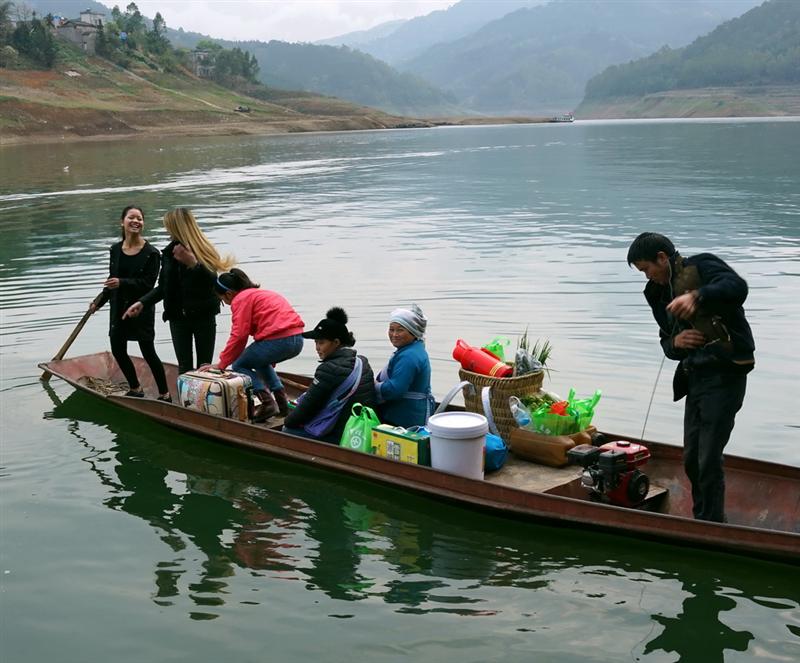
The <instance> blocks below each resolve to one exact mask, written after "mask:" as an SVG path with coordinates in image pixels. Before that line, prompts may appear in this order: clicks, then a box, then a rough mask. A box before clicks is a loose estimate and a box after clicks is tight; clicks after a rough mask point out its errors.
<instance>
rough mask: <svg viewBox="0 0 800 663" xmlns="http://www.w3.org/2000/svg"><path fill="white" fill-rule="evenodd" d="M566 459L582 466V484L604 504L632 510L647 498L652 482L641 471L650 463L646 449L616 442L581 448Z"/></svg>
mask: <svg viewBox="0 0 800 663" xmlns="http://www.w3.org/2000/svg"><path fill="white" fill-rule="evenodd" d="M567 455H568V456H569V458H570V460H572V462H575V463H578V464H580V465H582V466H583V468H584V469H583V473H582V474H581V483H582V484H583V485H584V486H585V487H586V488H588V489H589V490H590V491H591V492H592V494H593V495H595V496H596V497H597V498H599V499H602V500H603V501H604V502H608V503H610V504H616V505H618V506H627V507H632V506H638V505H639V504H641V503H642V502H644V500H645V498H646V497H647V493H648V491H649V490H650V480H649V479H648V478H647V475H646V474H644V473H643V472H641V471H640V470H639V468H640V467H642V466H643V465H644V464H645V463H647V461H648V460H650V450H649V449H648V448H647V447H645V446H643V445H641V444H637V443H636V442H628V441H625V440H615V441H613V442H607V443H606V444H603V445H601V446H599V447H592V446H590V445H579V446H577V447H574V448H573V449H570V451H569V452H568V453H567Z"/></svg>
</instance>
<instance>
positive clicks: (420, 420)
mask: <svg viewBox="0 0 800 663" xmlns="http://www.w3.org/2000/svg"><path fill="white" fill-rule="evenodd" d="M427 325H428V320H427V319H426V318H425V315H424V314H423V313H422V309H421V308H420V307H419V306H417V305H416V304H412V305H411V308H409V309H406V308H398V309H395V310H394V311H392V315H391V317H390V321H389V341H390V342H391V344H392V345H393V346H394V347H395V348H397V349H396V350H395V352H394V354H393V355H392V357H391V359H389V363H388V364H387V365H386V366H385V367H384V368H383V370H381V372H380V373H378V377H377V378H376V379H375V392H376V394H377V396H378V412H379V417H380V420H381V421H382V422H383V423H385V424H391V425H393V426H402V427H403V428H410V427H411V426H424V425H425V423H426V422H427V420H428V417H429V416H430V415H431V414H432V413H433V406H434V401H433V395H432V393H431V362H430V359H429V358H428V351H427V350H426V349H425V341H424V340H423V339H424V337H425V328H426V327H427Z"/></svg>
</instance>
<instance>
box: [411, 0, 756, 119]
mask: <svg viewBox="0 0 800 663" xmlns="http://www.w3.org/2000/svg"><path fill="white" fill-rule="evenodd" d="M759 1H760V0H727V1H726V2H718V1H717V0H693V1H692V2H685V1H683V0H654V1H652V2H608V1H603V0H555V1H554V2H551V3H549V4H547V5H544V6H538V7H532V8H524V9H520V10H518V11H516V12H514V13H512V14H508V15H506V16H504V17H502V18H500V19H498V20H496V21H493V22H491V23H489V24H487V25H485V26H483V27H482V28H481V29H479V30H477V31H476V32H474V33H472V34H470V35H468V36H466V37H463V38H461V39H459V40H457V41H453V42H451V43H442V44H438V45H436V46H434V47H432V48H430V49H428V50H427V51H426V52H425V53H423V54H421V55H419V56H418V57H416V58H414V59H413V60H411V61H409V62H406V63H405V64H404V65H403V67H402V69H403V70H404V71H409V72H412V73H415V74H417V75H419V76H421V77H423V78H425V79H426V80H428V81H429V82H430V83H432V84H434V85H437V86H439V87H441V88H442V89H445V90H449V91H451V92H453V93H454V94H455V95H456V97H457V98H458V99H459V100H460V101H461V102H462V103H463V104H464V105H465V106H466V107H468V108H471V109H473V110H477V111H482V112H489V113H540V112H547V113H550V112H557V111H564V110H568V109H570V108H573V107H574V106H575V105H577V103H578V102H579V101H580V99H581V98H582V97H583V91H584V87H585V85H586V82H587V81H588V80H589V79H590V78H591V77H592V76H594V75H595V74H597V73H599V72H601V71H602V70H603V69H605V68H606V67H607V66H609V65H612V64H618V63H621V62H627V61H629V60H632V59H636V58H640V57H643V56H645V55H649V54H651V53H653V52H654V51H657V50H658V49H660V48H661V47H662V46H664V45H670V46H672V47H678V46H683V45H686V44H688V43H689V42H691V41H692V40H693V39H695V38H696V37H698V36H700V35H701V34H705V33H707V32H709V31H710V30H712V29H714V28H715V27H716V26H717V25H719V24H720V23H721V22H723V21H725V20H728V19H730V18H732V17H734V16H738V15H739V14H741V13H742V12H744V11H746V10H748V9H750V8H751V7H753V6H754V5H756V4H758V2H759Z"/></svg>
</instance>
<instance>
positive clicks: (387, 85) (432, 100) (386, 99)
mask: <svg viewBox="0 0 800 663" xmlns="http://www.w3.org/2000/svg"><path fill="white" fill-rule="evenodd" d="M220 43H222V44H223V45H224V44H225V43H226V42H220ZM235 45H236V46H238V47H239V48H241V49H242V50H245V51H248V52H250V53H252V54H253V55H255V57H256V59H257V60H258V63H259V66H260V68H261V71H260V73H259V78H260V80H261V81H262V82H263V83H266V84H267V85H270V86H273V87H279V88H287V89H291V90H304V91H308V92H318V93H322V94H327V95H331V96H335V97H339V98H340V99H345V100H347V101H352V102H355V103H358V104H363V105H365V106H372V107H373V108H379V109H381V110H385V111H387V112H390V113H397V114H401V115H447V114H452V113H458V112H459V110H460V109H459V108H458V107H457V102H456V99H455V97H454V96H453V95H451V94H448V93H444V92H442V91H441V90H439V89H438V88H435V87H434V86H432V85H431V84H430V83H427V82H426V81H424V80H422V79H421V78H418V77H416V76H414V75H412V74H409V73H401V72H398V71H397V70H395V69H393V68H392V67H390V66H389V65H388V64H386V63H385V62H381V61H380V60H376V59H375V58H373V57H372V56H371V55H367V54H366V53H362V52H360V51H354V50H352V49H350V48H348V47H346V46H340V47H334V46H317V45H315V44H289V43H287V42H282V41H270V42H269V43H266V44H265V43H263V42H235Z"/></svg>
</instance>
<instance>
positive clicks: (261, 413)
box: [253, 389, 278, 421]
mask: <svg viewBox="0 0 800 663" xmlns="http://www.w3.org/2000/svg"><path fill="white" fill-rule="evenodd" d="M253 393H254V395H255V396H256V397H257V398H258V400H260V401H261V405H257V406H256V408H255V413H254V415H253V420H254V421H266V420H267V419H269V418H270V417H274V416H275V415H276V414H278V404H277V403H276V402H275V397H274V396H273V395H272V392H271V391H270V390H269V389H259V390H258V391H256V392H253Z"/></svg>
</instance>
